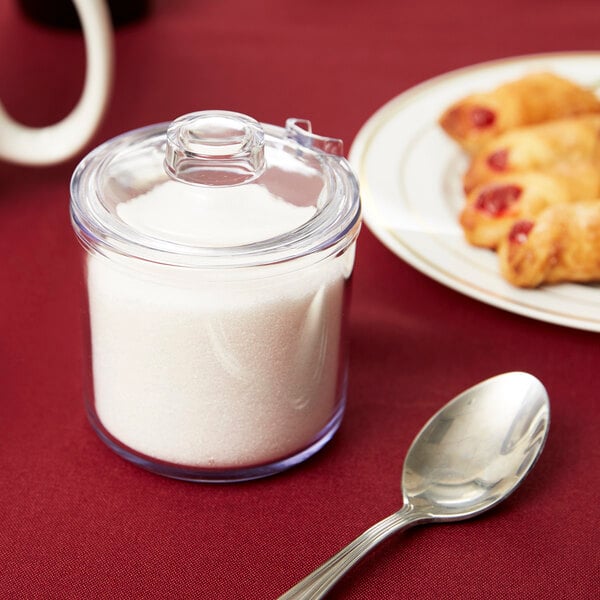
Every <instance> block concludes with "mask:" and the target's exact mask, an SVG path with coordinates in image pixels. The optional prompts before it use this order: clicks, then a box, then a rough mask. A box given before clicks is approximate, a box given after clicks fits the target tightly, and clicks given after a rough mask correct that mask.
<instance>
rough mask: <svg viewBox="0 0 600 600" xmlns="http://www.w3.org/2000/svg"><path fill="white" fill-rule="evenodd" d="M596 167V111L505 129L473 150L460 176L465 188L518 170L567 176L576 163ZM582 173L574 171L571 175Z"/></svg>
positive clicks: (599, 145) (599, 136) (599, 155)
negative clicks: (463, 172) (475, 150)
mask: <svg viewBox="0 0 600 600" xmlns="http://www.w3.org/2000/svg"><path fill="white" fill-rule="evenodd" d="M590 163H591V164H592V165H593V166H594V169H595V170H596V171H598V170H600V114H592V115H583V116H578V117H571V118H567V119H558V120H556V121H549V122H546V123H542V124H540V125H530V126H528V127H520V128H517V129H513V130H511V131H507V132H506V133H503V134H501V135H499V136H498V137H496V138H494V139H493V140H491V141H489V142H488V143H487V144H486V145H485V146H484V147H483V148H482V149H481V150H480V151H479V152H477V153H476V154H475V155H474V156H473V159H472V160H471V164H470V165H469V168H468V170H467V172H466V173H465V175H464V177H463V184H464V188H465V192H467V193H468V192H470V191H471V190H472V189H473V188H474V187H475V186H477V185H479V184H481V183H484V182H486V181H490V180H492V179H495V178H497V177H498V176H499V175H509V174H511V173H518V172H522V171H532V170H542V169H543V170H544V171H545V172H549V171H550V172H554V173H558V174H563V175H566V176H569V175H570V173H571V172H572V171H575V172H577V170H578V169H579V167H580V165H582V164H583V165H584V167H585V166H586V165H589V164H590ZM582 174H583V173H580V174H577V173H575V178H576V177H580V176H581V175H582Z"/></svg>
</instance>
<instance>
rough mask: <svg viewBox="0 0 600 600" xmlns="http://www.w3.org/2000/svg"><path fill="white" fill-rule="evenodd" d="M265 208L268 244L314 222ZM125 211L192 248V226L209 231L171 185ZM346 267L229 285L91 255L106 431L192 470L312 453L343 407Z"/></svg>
mask: <svg viewBox="0 0 600 600" xmlns="http://www.w3.org/2000/svg"><path fill="white" fill-rule="evenodd" d="M177 189H179V187H178V188H177ZM155 191H156V192H158V190H155ZM155 195H161V196H164V197H160V198H158V197H155ZM167 196H168V197H167ZM244 199H246V198H244ZM229 200H231V202H232V204H233V200H232V199H231V198H230V199H229ZM263 200H264V198H263ZM197 201H198V200H197V198H196V202H197ZM207 206H208V207H209V208H210V203H209V204H208V205H207ZM267 206H268V203H267ZM275 206H277V208H274V207H275ZM282 206H283V207H285V208H284V209H283V208H282ZM248 207H250V205H248ZM263 208H264V204H263ZM272 208H273V211H272V213H270V217H269V214H266V215H265V212H264V211H263V215H262V216H263V219H264V218H265V216H266V218H267V220H270V221H271V223H270V224H269V226H268V227H267V225H266V224H265V227H264V228H263V231H265V232H266V231H277V230H278V229H281V228H282V227H284V224H285V227H284V229H287V228H289V224H290V223H292V224H294V223H297V224H300V223H301V222H303V221H305V220H306V219H307V218H308V217H307V216H306V215H307V212H306V210H305V209H304V208H299V207H295V206H291V205H286V204H285V203H282V202H281V201H278V202H273V203H272ZM119 209H120V210H119V214H120V215H121V217H122V218H123V219H124V220H126V221H127V222H128V223H130V224H132V225H135V226H139V227H140V228H145V229H146V230H148V228H150V229H152V228H154V227H155V226H160V229H161V230H162V231H163V232H164V228H165V227H170V226H171V225H173V226H177V227H179V225H180V224H181V223H184V222H185V223H190V227H189V230H188V231H187V232H186V233H185V235H189V236H190V237H191V236H193V235H194V233H198V230H196V229H195V227H194V225H193V224H192V222H195V223H197V224H199V223H200V222H201V221H202V218H203V217H201V216H198V215H199V214H200V213H199V212H198V210H199V209H197V207H196V206H193V203H192V204H190V203H189V198H187V197H185V198H184V197H179V196H177V194H176V193H175V192H174V189H173V188H171V187H170V186H168V185H166V186H164V187H163V188H162V192H160V194H158V193H157V194H146V195H144V196H139V197H138V198H136V199H134V200H132V201H130V202H128V203H127V204H123V205H122V206H120V207H119ZM188 210H189V212H186V211H188ZM211 210H212V208H211ZM178 211H179V214H178V215H177V217H172V218H171V216H170V215H171V212H178ZM161 212H162V213H163V214H162V218H161ZM267 213H269V209H268V208H267ZM287 213H290V214H287ZM292 213H294V214H292ZM246 216H247V217H249V215H246ZM196 217H198V218H197V220H195V221H194V219H196ZM235 220H236V225H235V228H236V232H235V235H232V238H231V239H234V238H235V242H233V243H239V237H238V236H241V235H242V234H244V232H243V231H242V230H243V227H242V225H243V219H241V218H239V219H235ZM245 223H246V226H247V225H248V221H247V220H246V222H245ZM142 224H143V225H142ZM213 225H214V224H213ZM229 225H230V221H228V222H227V223H222V227H221V229H222V231H220V232H219V234H221V233H224V232H225V230H227V228H228V227H229ZM292 226H293V225H292ZM178 231H179V229H178ZM280 232H281V231H278V233H280ZM204 233H209V234H210V235H211V236H212V235H213V231H209V230H208V229H206V230H204V229H202V235H204ZM267 235H268V237H270V235H272V234H267ZM211 239H215V243H216V240H217V238H216V237H215V238H213V237H211ZM219 239H221V238H220V236H219ZM228 243H231V242H228ZM351 254H352V253H350V252H349V253H347V254H346V255H345V256H343V257H341V259H335V260H334V259H331V260H329V261H327V262H326V263H318V264H314V265H312V266H309V267H307V268H305V269H303V270H302V271H297V272H294V273H288V274H287V275H278V276H276V277H271V278H263V279H256V280H247V279H246V280H244V281H241V280H240V281H237V282H236V281H226V280H222V281H218V282H216V281H212V280H210V281H209V280H207V275H206V274H202V273H198V272H192V271H189V270H188V271H185V270H183V272H177V273H176V277H174V276H173V272H174V271H176V269H174V268H172V267H165V266H158V265H142V266H135V265H132V264H131V263H125V264H124V263H123V261H119V260H116V259H108V258H106V257H103V256H100V255H90V256H89V257H88V272H87V277H88V290H89V303H90V322H91V341H92V356H93V375H94V396H95V409H96V413H97V415H98V418H99V419H100V421H101V423H102V424H103V426H104V427H105V428H106V429H107V430H108V432H109V433H110V434H112V435H113V436H114V437H115V438H117V439H118V440H119V441H120V442H121V443H122V444H124V445H126V446H129V447H130V448H132V449H134V450H136V451H138V452H141V453H143V454H145V455H148V456H150V457H154V458H156V459H160V460H165V461H169V462H172V463H176V464H180V465H190V466H198V467H216V468H219V467H221V468H236V467H244V466H251V465H258V464H265V463H269V462H272V461H274V460H277V459H280V458H283V457H285V456H288V455H291V454H294V453H295V452H297V451H299V450H301V449H302V448H304V447H305V446H307V445H308V444H310V443H311V442H312V441H314V438H315V436H316V435H317V434H318V433H319V431H321V429H322V428H323V427H324V426H325V425H326V423H327V422H328V421H329V419H330V418H331V417H332V414H333V412H334V410H335V408H336V403H337V401H338V397H337V396H338V393H339V389H338V362H339V358H340V357H339V345H340V335H341V332H340V325H341V324H340V321H341V310H342V302H343V294H344V285H345V280H346V279H345V276H346V275H347V274H348V272H349V269H348V260H350V261H351V260H352V256H351ZM340 261H343V262H344V263H345V265H344V264H342V263H341V262H340ZM131 262H133V261H131ZM140 262H141V261H140Z"/></svg>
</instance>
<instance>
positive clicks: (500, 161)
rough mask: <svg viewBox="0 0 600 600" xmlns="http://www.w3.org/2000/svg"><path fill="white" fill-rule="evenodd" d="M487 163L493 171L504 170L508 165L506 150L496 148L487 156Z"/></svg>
mask: <svg viewBox="0 0 600 600" xmlns="http://www.w3.org/2000/svg"><path fill="white" fill-rule="evenodd" d="M487 164H488V167H489V168H490V169H493V170H494V171H506V167H507V166H508V150H506V149H503V150H496V152H492V153H491V154H490V155H488V157H487Z"/></svg>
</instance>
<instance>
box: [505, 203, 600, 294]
mask: <svg viewBox="0 0 600 600" xmlns="http://www.w3.org/2000/svg"><path fill="white" fill-rule="evenodd" d="M498 258H499V261H500V270H501V272H502V275H503V276H504V277H505V278H506V279H507V280H508V281H509V282H510V283H512V284H514V285H517V286H521V287H528V288H532V287H537V286H539V285H541V284H544V283H558V282H561V281H577V282H589V281H594V280H600V200H593V201H584V202H577V203H573V204H558V205H556V206H551V207H549V208H547V209H546V210H544V211H543V212H542V213H541V214H540V215H538V216H537V217H536V218H533V219H526V220H519V221H517V222H516V223H514V225H513V226H512V228H511V230H510V231H509V233H508V234H507V235H506V237H505V238H504V239H503V240H502V242H501V243H500V246H499V248H498Z"/></svg>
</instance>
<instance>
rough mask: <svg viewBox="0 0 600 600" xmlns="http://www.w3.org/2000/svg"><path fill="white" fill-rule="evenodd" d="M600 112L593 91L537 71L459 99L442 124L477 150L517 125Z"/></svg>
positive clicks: (468, 145) (464, 144)
mask: <svg viewBox="0 0 600 600" xmlns="http://www.w3.org/2000/svg"><path fill="white" fill-rule="evenodd" d="M598 112H600V100H599V99H598V98H597V97H596V95H595V94H594V93H593V92H592V91H590V90H587V89H585V88H583V87H581V86H579V85H577V84H575V83H573V82H571V81H568V80H567V79H564V78H562V77H559V76H557V75H554V74H552V73H533V74H530V75H526V76H524V77H522V78H520V79H518V80H516V81H512V82H509V83H505V84H503V85H501V86H499V87H497V88H496V89H494V90H492V91H490V92H486V93H477V94H471V95H470V96H467V97H466V98H464V99H462V100H460V101H458V102H456V103H455V104H453V105H452V106H450V107H449V108H448V109H447V110H446V111H445V112H444V113H443V114H442V116H441V118H440V125H441V126H442V128H443V129H444V130H445V131H446V133H447V134H448V135H450V136H451V137H452V138H453V139H454V140H456V141H457V142H458V143H459V144H460V145H461V146H462V147H463V148H464V149H465V150H467V151H468V152H470V153H474V152H475V151H477V150H478V149H479V148H481V147H482V145H483V144H485V143H486V142H488V141H489V140H490V139H492V138H493V137H495V136H497V135H498V134H500V133H503V132H505V131H508V130H509V129H514V128H515V127H522V126H525V125H533V124H535V123H543V122H544V121H550V120H553V119H560V118H563V117H569V116H574V115H579V114H585V113H598Z"/></svg>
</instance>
